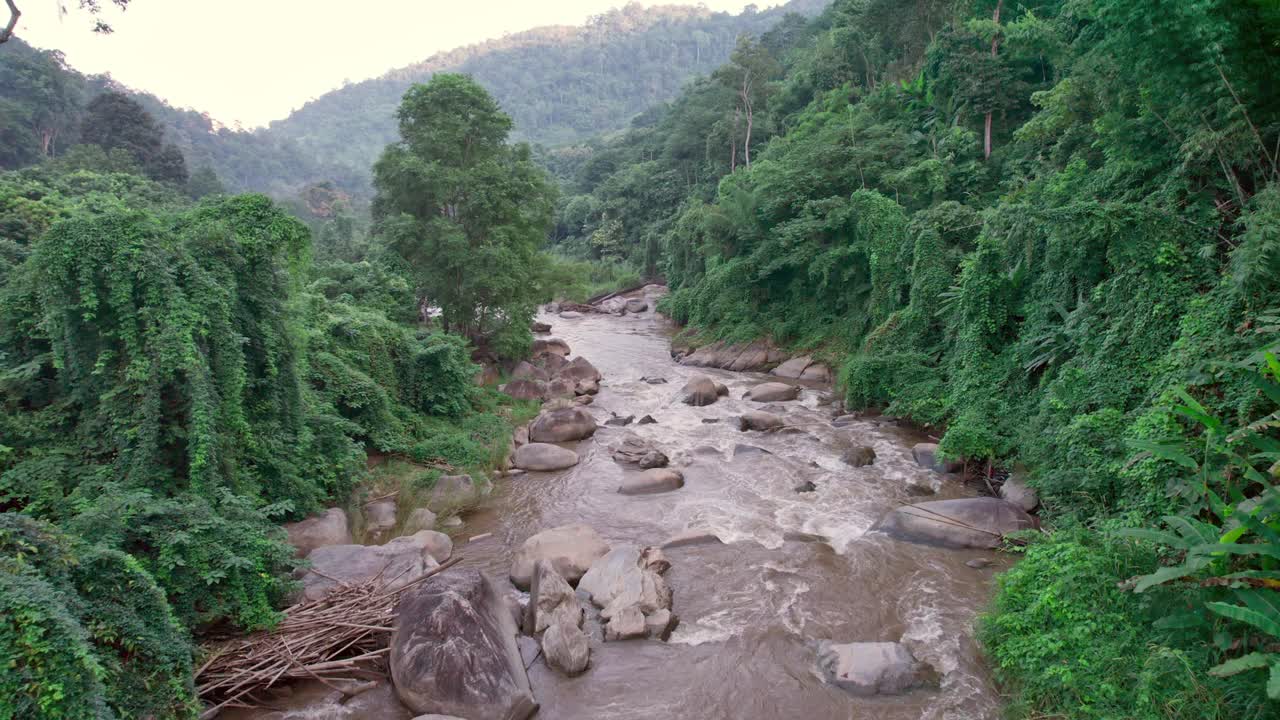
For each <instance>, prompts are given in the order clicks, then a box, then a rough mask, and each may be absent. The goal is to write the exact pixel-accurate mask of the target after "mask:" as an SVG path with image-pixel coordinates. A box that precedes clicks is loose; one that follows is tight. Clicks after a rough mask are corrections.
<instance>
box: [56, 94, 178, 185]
mask: <svg viewBox="0 0 1280 720" xmlns="http://www.w3.org/2000/svg"><path fill="white" fill-rule="evenodd" d="M85 110H86V115H85V118H84V121H83V123H82V124H81V126H80V135H81V139H82V140H83V141H84V142H86V143H91V144H93V145H98V146H99V147H101V148H102V149H104V150H107V151H111V150H117V149H118V150H124V151H126V152H128V153H129V154H130V155H132V156H133V157H134V159H136V160H137V161H138V165H140V166H141V167H142V169H143V171H144V172H146V174H147V177H150V178H151V179H153V180H159V181H161V182H171V183H174V184H176V185H185V184H186V182H187V164H186V160H185V159H184V158H183V156H182V151H181V150H179V149H178V148H177V147H176V146H174V145H171V144H170V145H166V144H165V142H164V130H163V128H161V127H160V126H159V125H158V124H157V123H156V121H155V118H153V117H151V114H150V113H148V112H147V111H146V109H145V108H143V107H142V104H141V103H139V102H138V101H137V100H134V99H133V98H131V97H129V96H128V95H125V94H123V93H119V92H113V91H108V92H104V93H102V94H101V95H99V96H98V97H96V98H94V99H93V100H92V101H90V102H89V105H88V106H87V107H86V108H85Z"/></svg>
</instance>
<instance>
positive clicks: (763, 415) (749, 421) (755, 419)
mask: <svg viewBox="0 0 1280 720" xmlns="http://www.w3.org/2000/svg"><path fill="white" fill-rule="evenodd" d="M780 427H782V418H780V417H778V416H777V415H774V414H773V413H767V412H764V411H763V410H748V411H747V412H745V413H743V414H742V417H740V418H738V429H739V430H742V431H744V432H745V431H747V430H775V429H777V428H780Z"/></svg>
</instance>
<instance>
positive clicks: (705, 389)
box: [680, 375, 720, 407]
mask: <svg viewBox="0 0 1280 720" xmlns="http://www.w3.org/2000/svg"><path fill="white" fill-rule="evenodd" d="M680 398H681V401H682V402H684V404H685V405H693V406H694V407H703V406H704V405H710V404H712V403H714V402H715V401H716V400H719V399H720V393H718V392H716V383H715V381H714V380H712V379H711V378H709V377H707V376H706V375H694V376H693V377H691V378H689V382H687V383H685V384H684V387H682V388H680Z"/></svg>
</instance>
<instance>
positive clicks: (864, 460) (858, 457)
mask: <svg viewBox="0 0 1280 720" xmlns="http://www.w3.org/2000/svg"><path fill="white" fill-rule="evenodd" d="M840 460H841V462H843V463H844V464H845V465H849V466H851V467H865V466H867V465H870V464H871V463H874V462H875V461H876V449H875V448H873V447H870V446H868V445H854V446H853V447H851V448H849V449H847V450H845V451H844V452H843V453H841V454H840Z"/></svg>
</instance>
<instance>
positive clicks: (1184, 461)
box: [1129, 440, 1200, 470]
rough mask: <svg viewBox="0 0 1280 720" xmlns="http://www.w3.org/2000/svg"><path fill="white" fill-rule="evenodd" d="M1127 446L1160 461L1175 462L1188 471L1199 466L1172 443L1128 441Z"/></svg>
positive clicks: (1179, 447)
mask: <svg viewBox="0 0 1280 720" xmlns="http://www.w3.org/2000/svg"><path fill="white" fill-rule="evenodd" d="M1129 445H1130V446H1132V447H1134V448H1137V449H1139V450H1146V451H1147V452H1149V453H1151V454H1152V455H1154V456H1155V457H1157V458H1160V459H1161V460H1168V461H1170V462H1175V463H1177V464H1179V465H1181V466H1182V467H1185V468H1188V469H1190V470H1199V469H1200V465H1199V464H1198V463H1197V462H1196V461H1195V460H1193V459H1191V456H1190V455H1188V454H1186V453H1185V452H1183V451H1182V449H1181V446H1180V445H1177V444H1172V443H1156V442H1151V441H1149V440H1130V441H1129Z"/></svg>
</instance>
